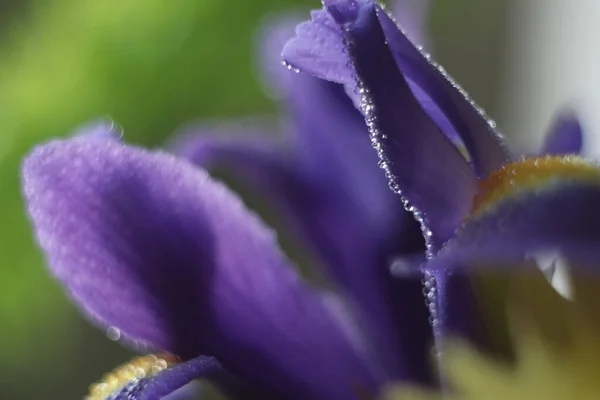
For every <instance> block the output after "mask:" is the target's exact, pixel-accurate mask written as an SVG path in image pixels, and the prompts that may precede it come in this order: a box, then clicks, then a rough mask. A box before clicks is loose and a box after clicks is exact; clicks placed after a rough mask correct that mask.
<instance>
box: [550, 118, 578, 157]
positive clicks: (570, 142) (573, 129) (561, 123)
mask: <svg viewBox="0 0 600 400" xmlns="http://www.w3.org/2000/svg"><path fill="white" fill-rule="evenodd" d="M582 149H583V128H582V127H581V124H580V122H579V118H578V117H577V116H576V115H575V114H573V113H563V114H562V115H559V116H558V117H557V118H556V121H554V124H553V126H552V128H551V129H550V131H549V132H548V135H547V136H546V140H545V141H544V145H543V147H542V151H541V154H545V155H563V154H579V153H581V150H582Z"/></svg>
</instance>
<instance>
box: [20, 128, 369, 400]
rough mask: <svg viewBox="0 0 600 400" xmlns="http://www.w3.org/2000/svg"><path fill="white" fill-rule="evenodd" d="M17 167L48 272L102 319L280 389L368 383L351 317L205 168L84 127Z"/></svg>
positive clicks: (348, 389)
mask: <svg viewBox="0 0 600 400" xmlns="http://www.w3.org/2000/svg"><path fill="white" fill-rule="evenodd" d="M23 171H24V184H25V196H26V198H27V200H28V206H29V208H28V209H29V213H30V215H31V218H32V221H33V223H34V226H35V228H36V232H37V236H38V240H39V242H40V244H41V246H42V248H43V249H44V250H45V251H46V253H47V257H48V261H49V265H50V267H51V269H52V271H53V272H54V274H55V275H56V276H57V278H58V279H59V280H61V281H62V282H63V283H64V284H65V285H66V287H67V288H68V290H69V292H70V293H71V294H72V295H73V297H74V298H75V299H76V300H77V301H78V302H79V303H80V304H81V305H82V306H83V307H84V308H85V309H86V311H87V312H89V313H90V314H91V315H93V316H94V317H95V318H96V319H98V320H99V321H101V322H102V323H105V324H110V325H113V326H115V327H117V328H119V329H120V330H121V331H122V332H123V334H125V335H126V336H128V337H130V338H132V339H136V340H141V341H145V342H148V343H150V344H151V345H154V346H157V347H160V348H164V349H167V350H169V351H172V352H174V353H176V354H179V355H181V356H182V357H184V358H189V357H193V356H195V355H198V354H207V355H211V356H215V357H217V358H218V359H219V360H220V361H221V362H222V363H223V365H224V366H226V368H227V369H228V370H230V371H231V372H232V373H234V374H236V375H237V376H239V377H241V378H244V379H247V380H248V381H250V382H252V383H254V384H256V385H258V386H261V385H264V387H266V388H269V389H272V390H273V391H274V392H275V393H279V394H280V395H282V396H283V397H290V398H307V397H309V398H311V397H312V398H345V397H350V396H351V394H352V393H353V390H354V389H353V388H354V387H356V386H359V387H365V388H367V389H371V390H372V389H373V388H374V383H375V378H374V376H373V375H372V372H371V370H370V369H369V368H371V365H370V364H369V362H368V361H367V358H366V354H365V353H364V351H365V350H364V347H363V343H362V339H361V335H360V333H359V332H357V330H356V328H355V327H354V325H353V317H352V315H351V314H350V313H349V312H348V310H347V309H346V308H344V306H343V305H342V304H340V302H339V299H337V298H334V297H332V296H331V295H323V294H321V293H319V292H316V291H314V290H312V289H311V288H310V287H308V286H307V285H306V284H305V283H304V282H303V281H302V280H301V279H300V278H299V277H298V275H297V274H296V272H295V271H293V270H292V269H291V268H290V267H289V265H288V262H287V260H286V259H285V258H284V257H283V256H282V254H281V253H280V251H279V250H278V248H277V244H276V241H275V236H274V234H273V232H271V231H270V230H269V229H267V228H266V227H265V226H264V225H263V224H262V223H261V221H259V220H258V219H257V218H256V217H255V216H254V215H252V214H250V213H249V212H248V210H247V209H245V207H244V206H243V204H242V203H241V201H240V200H239V199H238V198H236V197H235V196H234V195H232V194H231V193H230V192H229V191H228V190H227V189H226V188H225V187H223V186H222V185H220V184H218V183H216V182H214V181H213V180H211V179H210V177H209V176H208V175H207V174H206V173H205V172H204V171H202V170H200V169H198V168H194V167H193V166H192V165H190V164H188V163H187V162H184V161H182V160H178V159H177V158H175V157H173V156H170V155H166V154H163V153H151V152H147V151H144V150H140V149H136V148H132V147H128V146H125V145H122V144H120V143H117V142H115V141H109V140H107V141H97V140H88V139H87V138H85V137H84V138H77V139H72V140H68V141H55V142H52V143H50V144H48V145H45V146H43V147H40V148H38V149H37V150H36V151H34V152H33V154H32V155H30V156H29V157H28V159H27V160H26V161H25V164H24V167H23ZM353 385H355V386H353Z"/></svg>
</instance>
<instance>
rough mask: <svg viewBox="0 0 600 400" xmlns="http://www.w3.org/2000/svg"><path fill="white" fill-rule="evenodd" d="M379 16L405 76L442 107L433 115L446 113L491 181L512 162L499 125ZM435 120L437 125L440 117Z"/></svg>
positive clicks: (385, 16) (388, 19) (478, 167)
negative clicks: (509, 159) (507, 163)
mask: <svg viewBox="0 0 600 400" xmlns="http://www.w3.org/2000/svg"><path fill="white" fill-rule="evenodd" d="M378 17H379V21H380V23H381V28H382V29H383V31H384V32H385V37H386V39H387V43H388V45H389V48H390V50H391V52H392V54H393V55H394V58H395V59H396V62H397V64H398V67H399V68H400V70H401V72H402V74H403V75H404V76H405V77H406V78H407V79H408V80H410V81H411V82H413V84H414V85H415V86H418V87H420V88H421V90H423V92H424V93H426V94H427V95H428V97H429V98H430V99H431V100H432V103H433V104H435V105H437V107H439V112H433V110H430V115H440V114H442V115H443V116H445V117H446V118H447V119H448V120H449V121H450V122H451V124H452V126H453V127H454V129H455V130H456V132H458V134H459V136H460V138H461V139H462V142H463V143H464V144H465V146H466V148H467V150H468V152H469V155H470V157H471V160H472V162H473V165H474V167H475V170H476V172H477V175H478V176H479V177H480V178H487V177H488V175H489V174H490V173H492V172H493V171H495V170H496V169H498V168H500V167H501V166H502V164H504V163H505V162H506V161H507V159H508V153H507V151H506V149H505V147H504V141H503V139H502V137H501V136H500V135H499V134H498V133H497V132H496V130H495V123H494V122H492V121H491V120H489V119H488V117H487V116H485V115H484V114H483V110H481V109H480V108H478V107H477V106H476V105H475V104H474V103H473V102H472V100H470V99H469V98H468V97H467V94H466V93H465V92H464V91H463V90H462V89H461V88H460V87H459V86H458V85H457V84H456V83H455V82H453V81H452V79H451V78H450V77H449V76H448V75H447V74H446V72H445V71H444V70H443V68H442V67H440V66H438V65H436V64H434V63H432V61H431V60H430V57H429V56H428V55H426V54H425V53H422V52H421V51H420V50H419V49H418V48H417V47H415V46H414V45H413V44H412V43H411V41H410V40H408V39H407V38H406V36H405V35H404V33H402V31H401V30H400V29H399V28H398V26H397V24H396V23H395V21H394V20H393V19H392V18H391V17H390V16H389V15H388V14H387V13H386V12H384V11H379V12H378ZM433 119H434V120H436V122H437V120H438V119H439V118H433ZM441 127H442V128H444V126H441Z"/></svg>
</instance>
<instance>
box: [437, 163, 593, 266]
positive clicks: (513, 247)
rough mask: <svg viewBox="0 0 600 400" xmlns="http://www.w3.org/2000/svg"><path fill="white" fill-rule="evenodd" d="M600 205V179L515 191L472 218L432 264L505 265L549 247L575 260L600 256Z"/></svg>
mask: <svg viewBox="0 0 600 400" xmlns="http://www.w3.org/2000/svg"><path fill="white" fill-rule="evenodd" d="M599 177H600V174H599ZM598 204H600V185H599V184H598V182H597V181H589V180H588V181H586V180H580V179H564V178H563V179H560V180H558V179H557V180H555V181H554V182H552V183H550V184H548V186H546V187H544V188H542V189H538V190H526V191H522V192H519V193H516V194H514V195H512V196H510V197H509V198H506V199H504V200H503V201H502V202H501V203H499V204H497V205H495V206H493V208H492V209H490V210H488V211H485V212H483V213H482V214H478V215H477V216H476V217H474V218H472V219H470V220H469V221H468V222H467V223H466V224H465V226H464V227H463V228H462V229H461V231H460V232H459V234H458V236H457V237H456V238H455V239H453V240H451V241H450V242H449V243H448V244H447V245H446V246H445V247H444V249H443V250H442V251H441V252H440V253H439V254H438V256H437V257H436V258H435V259H433V260H432V261H431V262H430V267H431V268H444V267H445V266H447V265H454V264H457V263H467V264H472V263H474V264H478V263H485V264H486V265H490V264H491V265H495V262H498V263H502V264H504V265H506V262H507V261H508V262H511V261H514V262H515V263H516V262H518V261H522V260H523V259H524V258H526V257H529V256H533V255H535V254H536V253H546V252H548V251H552V252H558V253H562V254H563V255H565V256H566V257H567V258H572V259H575V260H581V261H593V260H597V257H598V249H600V212H599V211H598Z"/></svg>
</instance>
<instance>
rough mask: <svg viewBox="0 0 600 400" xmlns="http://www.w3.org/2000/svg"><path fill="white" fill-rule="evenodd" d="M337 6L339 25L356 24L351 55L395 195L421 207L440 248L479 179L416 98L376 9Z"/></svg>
mask: <svg viewBox="0 0 600 400" xmlns="http://www.w3.org/2000/svg"><path fill="white" fill-rule="evenodd" d="M334 3H335V7H334V8H333V9H334V10H336V11H335V12H332V15H334V16H335V15H339V17H338V19H339V20H340V21H355V22H348V23H346V24H345V25H344V26H343V29H344V36H345V38H346V41H347V43H348V48H347V52H348V53H349V54H350V57H351V61H352V63H353V65H354V68H355V69H356V71H357V78H358V80H359V83H360V85H361V89H362V91H363V103H364V104H363V105H364V110H365V115H366V116H367V122H368V124H369V125H370V128H371V135H372V140H373V141H374V143H375V146H376V148H377V149H378V152H379V154H380V157H381V158H382V161H383V162H384V164H385V165H384V167H385V168H384V169H386V172H387V174H388V178H390V180H391V183H392V186H393V189H394V190H396V191H398V192H400V191H401V192H402V195H403V196H404V198H405V199H406V200H407V201H408V202H409V203H410V204H411V206H414V207H416V210H418V211H417V216H418V218H422V219H423V220H424V222H425V224H426V225H427V228H428V229H429V230H431V232H432V233H433V237H428V239H431V242H432V243H433V244H438V245H441V243H443V242H444V241H445V240H447V239H448V238H449V237H451V236H452V235H453V233H454V230H455V229H456V227H458V226H459V225H460V221H461V219H462V217H463V216H464V215H465V213H466V212H467V211H468V209H469V207H470V203H471V198H472V197H473V195H474V193H475V191H476V179H475V176H474V175H473V172H472V171H471V168H470V166H469V164H468V163H467V162H466V161H465V159H464V158H463V157H462V155H461V154H460V152H459V151H458V150H457V148H456V147H455V146H454V145H452V143H451V142H450V141H449V140H448V139H447V138H446V137H445V136H444V135H443V134H442V132H441V131H440V130H439V128H438V127H437V126H436V125H435V124H434V123H433V122H432V121H431V119H430V118H429V117H428V116H427V115H426V114H425V113H424V112H423V109H422V108H421V107H420V105H419V104H418V103H417V101H416V100H415V98H414V97H413V95H412V93H411V91H410V89H409V88H408V85H407V83H406V80H405V79H404V77H403V75H402V74H401V73H400V71H399V70H398V68H397V67H396V63H395V61H394V59H393V57H392V55H391V53H390V51H389V49H388V47H387V45H386V38H385V36H384V34H383V31H382V30H381V27H380V25H379V22H378V19H377V10H376V8H375V7H374V5H373V4H371V3H370V2H366V3H365V2H364V1H361V2H360V3H361V5H360V7H358V6H357V7H358V9H356V8H355V7H354V6H352V5H351V4H350V6H349V3H348V2H342V1H340V2H334ZM363 3H365V4H363ZM326 4H327V5H328V6H329V3H327V2H326ZM329 9H330V7H328V10H329ZM353 12H355V14H353ZM428 236H429V235H428Z"/></svg>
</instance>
